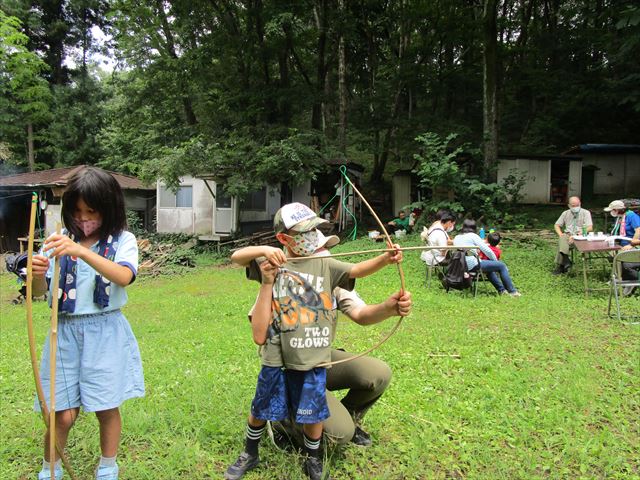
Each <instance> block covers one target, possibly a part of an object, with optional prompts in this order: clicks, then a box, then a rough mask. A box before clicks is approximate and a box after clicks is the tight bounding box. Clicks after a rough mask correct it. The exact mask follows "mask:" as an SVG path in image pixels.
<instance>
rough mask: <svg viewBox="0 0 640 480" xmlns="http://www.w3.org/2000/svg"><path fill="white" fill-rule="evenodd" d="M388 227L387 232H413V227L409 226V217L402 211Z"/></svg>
mask: <svg viewBox="0 0 640 480" xmlns="http://www.w3.org/2000/svg"><path fill="white" fill-rule="evenodd" d="M387 225H388V226H387V230H389V231H390V232H395V231H397V230H404V231H405V232H407V233H409V232H410V231H411V227H410V226H409V217H408V216H407V214H406V213H404V210H400V211H399V212H398V217H397V218H394V219H393V220H391V221H390V222H389V223H387Z"/></svg>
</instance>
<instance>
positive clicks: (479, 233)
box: [478, 227, 485, 240]
mask: <svg viewBox="0 0 640 480" xmlns="http://www.w3.org/2000/svg"><path fill="white" fill-rule="evenodd" d="M478 235H479V236H480V238H482V239H483V240H484V237H485V235H484V227H482V228H480V231H479V232H478Z"/></svg>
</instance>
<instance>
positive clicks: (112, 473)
mask: <svg viewBox="0 0 640 480" xmlns="http://www.w3.org/2000/svg"><path fill="white" fill-rule="evenodd" d="M118 470H119V469H118V465H114V466H113V467H106V466H104V465H98V469H97V470H96V480H118Z"/></svg>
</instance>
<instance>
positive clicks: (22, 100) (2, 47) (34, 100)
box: [0, 10, 51, 171]
mask: <svg viewBox="0 0 640 480" xmlns="http://www.w3.org/2000/svg"><path fill="white" fill-rule="evenodd" d="M20 27H21V23H20V20H19V19H18V18H16V17H10V16H7V15H6V14H5V13H4V12H3V11H1V10H0V72H2V73H1V74H0V91H1V92H2V107H3V108H1V109H0V110H1V111H3V112H5V113H4V114H3V116H2V131H3V135H2V137H3V138H9V139H11V140H12V144H13V148H16V147H17V146H18V145H20V144H21V143H22V144H23V145H24V143H25V141H26V148H24V153H25V154H26V155H25V156H26V158H25V160H26V163H27V165H28V167H29V170H30V171H34V170H35V167H36V163H35V158H36V152H35V141H36V135H37V129H38V127H39V126H41V125H43V124H45V123H46V122H47V121H48V120H49V118H50V102H51V94H50V92H49V86H48V84H47V82H46V80H44V79H43V78H42V76H41V75H42V74H43V72H45V71H46V70H47V65H46V64H45V63H44V62H43V61H42V60H41V59H40V57H38V55H36V54H35V53H33V52H30V51H29V50H28V49H27V47H26V45H27V42H28V38H27V36H26V35H25V34H23V33H22V32H21V31H20ZM18 148H19V147H18ZM16 161H17V162H18V163H20V160H18V159H16Z"/></svg>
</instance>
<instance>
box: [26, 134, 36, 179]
mask: <svg viewBox="0 0 640 480" xmlns="http://www.w3.org/2000/svg"><path fill="white" fill-rule="evenodd" d="M27 160H28V163H29V171H30V172H33V171H34V170H35V169H36V160H35V153H34V151H33V125H32V124H31V122H29V123H28V124H27Z"/></svg>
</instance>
